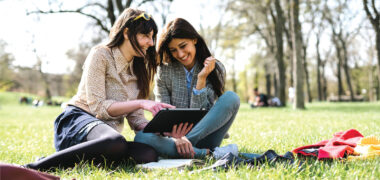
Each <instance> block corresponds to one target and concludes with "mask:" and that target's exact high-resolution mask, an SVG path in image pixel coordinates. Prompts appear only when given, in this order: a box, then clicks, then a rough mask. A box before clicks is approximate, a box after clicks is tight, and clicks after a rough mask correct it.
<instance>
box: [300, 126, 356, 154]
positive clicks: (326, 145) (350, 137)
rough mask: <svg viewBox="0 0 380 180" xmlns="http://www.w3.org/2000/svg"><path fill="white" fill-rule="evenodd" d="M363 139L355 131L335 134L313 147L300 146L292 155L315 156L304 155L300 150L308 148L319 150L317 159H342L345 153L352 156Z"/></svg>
mask: <svg viewBox="0 0 380 180" xmlns="http://www.w3.org/2000/svg"><path fill="white" fill-rule="evenodd" d="M361 138H363V135H362V134H360V132H359V131H357V130H355V129H350V130H347V131H342V132H337V133H335V134H334V137H333V138H332V139H330V140H324V141H321V142H318V143H316V144H313V145H307V146H302V147H299V148H296V149H294V150H293V152H294V153H297V154H302V155H305V156H310V155H313V156H316V155H315V154H312V153H305V152H303V151H302V150H303V149H308V148H319V150H318V159H319V160H320V159H336V158H342V157H343V156H344V154H345V153H347V154H352V153H353V152H354V148H355V147H356V144H357V142H359V141H360V139H361Z"/></svg>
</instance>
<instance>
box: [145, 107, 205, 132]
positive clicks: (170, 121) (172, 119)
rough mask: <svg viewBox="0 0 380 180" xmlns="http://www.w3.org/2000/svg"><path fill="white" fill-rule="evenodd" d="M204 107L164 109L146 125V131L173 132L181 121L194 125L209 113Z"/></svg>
mask: <svg viewBox="0 0 380 180" xmlns="http://www.w3.org/2000/svg"><path fill="white" fill-rule="evenodd" d="M207 112H208V110H206V109H204V108H176V109H168V108H165V109H162V110H160V111H159V112H158V113H157V114H156V116H154V117H153V119H152V120H151V121H150V122H149V123H148V124H147V125H146V126H145V128H144V132H150V133H161V134H162V133H163V132H172V129H173V126H174V125H176V124H177V125H178V124H180V123H184V124H185V123H186V122H187V123H189V124H191V123H192V124H193V127H194V126H195V125H196V124H197V123H198V122H199V121H200V120H201V119H202V118H203V117H204V116H205V115H206V114H207Z"/></svg>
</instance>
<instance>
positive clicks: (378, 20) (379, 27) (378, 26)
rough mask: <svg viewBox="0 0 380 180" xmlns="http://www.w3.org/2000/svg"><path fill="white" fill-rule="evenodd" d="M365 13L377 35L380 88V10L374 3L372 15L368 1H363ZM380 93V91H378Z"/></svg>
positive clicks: (379, 81) (373, 2) (379, 80)
mask: <svg viewBox="0 0 380 180" xmlns="http://www.w3.org/2000/svg"><path fill="white" fill-rule="evenodd" d="M363 7H364V11H365V12H366V14H367V17H368V19H369V21H370V22H371V24H372V26H373V30H374V31H375V33H376V51H377V80H378V83H379V86H380V13H379V10H378V9H377V8H376V7H375V1H372V10H373V11H372V13H373V14H371V12H370V11H369V8H368V1H367V0H363ZM377 92H379V91H377ZM376 95H377V97H378V98H377V99H379V93H376Z"/></svg>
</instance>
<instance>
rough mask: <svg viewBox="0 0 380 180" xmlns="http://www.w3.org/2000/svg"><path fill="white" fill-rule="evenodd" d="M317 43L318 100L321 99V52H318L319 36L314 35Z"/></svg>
mask: <svg viewBox="0 0 380 180" xmlns="http://www.w3.org/2000/svg"><path fill="white" fill-rule="evenodd" d="M316 39H317V43H316V44H315V48H316V51H317V85H318V101H322V85H321V69H320V68H321V54H320V52H319V43H320V40H319V36H318V35H317V36H316Z"/></svg>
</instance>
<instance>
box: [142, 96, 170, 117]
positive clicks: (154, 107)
mask: <svg viewBox="0 0 380 180" xmlns="http://www.w3.org/2000/svg"><path fill="white" fill-rule="evenodd" d="M140 107H141V109H144V110H147V111H150V112H151V113H152V115H153V116H155V115H156V114H157V113H158V111H160V110H161V109H164V108H171V109H173V108H175V106H172V105H170V104H166V103H160V102H155V101H151V100H141V102H140Z"/></svg>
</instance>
